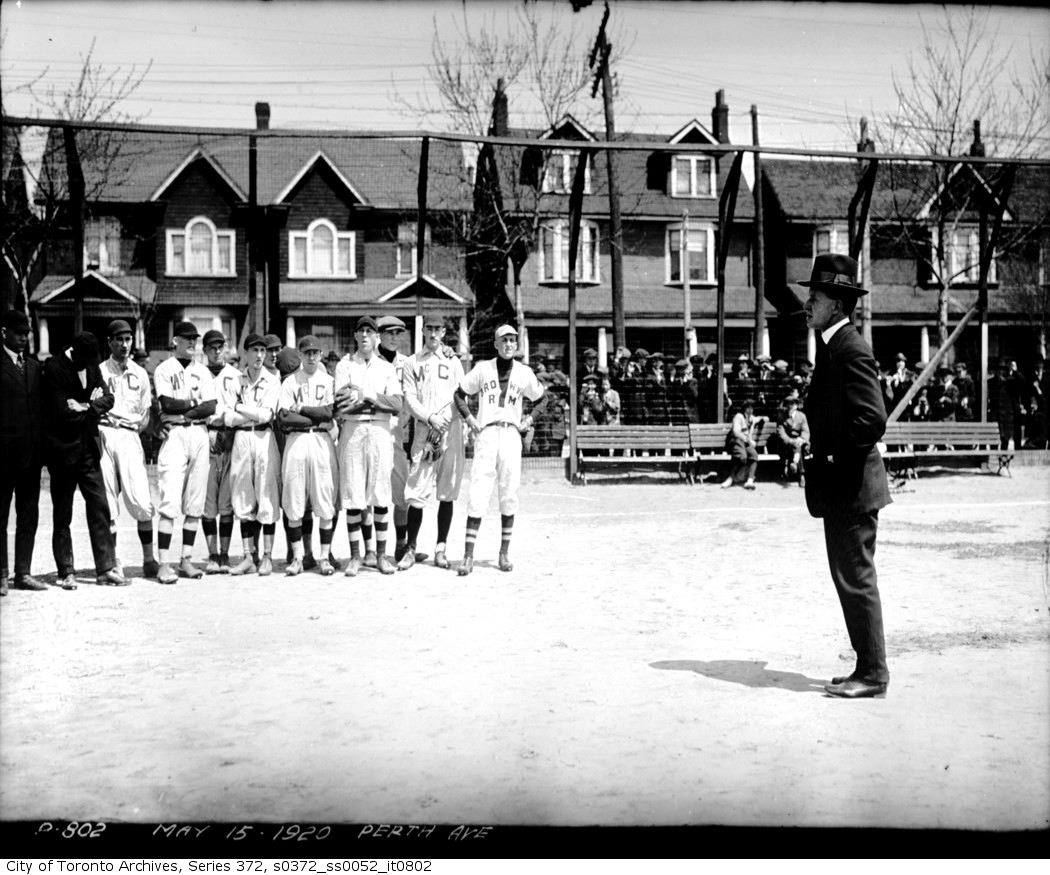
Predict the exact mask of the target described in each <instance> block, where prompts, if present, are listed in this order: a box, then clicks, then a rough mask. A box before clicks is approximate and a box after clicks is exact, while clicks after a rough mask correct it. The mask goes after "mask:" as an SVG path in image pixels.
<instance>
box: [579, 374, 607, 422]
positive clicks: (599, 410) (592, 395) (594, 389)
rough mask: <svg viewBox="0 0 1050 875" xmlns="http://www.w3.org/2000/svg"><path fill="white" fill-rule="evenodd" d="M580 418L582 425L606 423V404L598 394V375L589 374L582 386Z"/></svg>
mask: <svg viewBox="0 0 1050 875" xmlns="http://www.w3.org/2000/svg"><path fill="white" fill-rule="evenodd" d="M578 403H579V408H580V413H579V419H578V420H577V421H578V422H579V423H580V424H581V425H604V424H605V405H604V404H603V403H602V399H601V396H600V395H599V394H598V376H597V374H595V375H590V374H588V375H587V376H585V377H584V378H583V382H582V384H581V386H580V399H579V402H578Z"/></svg>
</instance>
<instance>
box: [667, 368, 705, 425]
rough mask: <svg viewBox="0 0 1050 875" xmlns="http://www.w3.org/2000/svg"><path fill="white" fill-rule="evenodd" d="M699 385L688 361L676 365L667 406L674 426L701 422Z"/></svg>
mask: <svg viewBox="0 0 1050 875" xmlns="http://www.w3.org/2000/svg"><path fill="white" fill-rule="evenodd" d="M697 400H698V399H697V383H696V380H695V379H694V378H693V375H692V372H691V371H690V369H689V362H688V361H687V360H686V359H679V360H678V361H676V362H675V363H674V373H673V374H672V375H671V379H670V381H669V383H668V386H667V406H668V412H669V414H670V420H671V424H672V425H688V424H689V423H690V422H699V421H700V415H699V413H698V412H697Z"/></svg>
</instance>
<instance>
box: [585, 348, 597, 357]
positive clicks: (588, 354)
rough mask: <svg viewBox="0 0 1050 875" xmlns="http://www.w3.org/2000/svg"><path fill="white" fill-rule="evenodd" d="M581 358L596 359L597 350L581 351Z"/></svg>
mask: <svg viewBox="0 0 1050 875" xmlns="http://www.w3.org/2000/svg"><path fill="white" fill-rule="evenodd" d="M583 357H584V358H585V359H596V358H598V350H596V349H589V348H588V349H585V350H584V351H583Z"/></svg>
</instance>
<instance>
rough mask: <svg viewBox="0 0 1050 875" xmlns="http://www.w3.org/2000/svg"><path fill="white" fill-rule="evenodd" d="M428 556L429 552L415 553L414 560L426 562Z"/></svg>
mask: <svg viewBox="0 0 1050 875" xmlns="http://www.w3.org/2000/svg"><path fill="white" fill-rule="evenodd" d="M428 558H430V554H429V553H419V552H417V553H416V562H426V561H427V559H428Z"/></svg>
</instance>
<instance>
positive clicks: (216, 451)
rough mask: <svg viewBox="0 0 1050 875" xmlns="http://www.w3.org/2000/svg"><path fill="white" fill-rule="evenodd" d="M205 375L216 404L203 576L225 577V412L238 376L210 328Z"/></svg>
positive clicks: (228, 511) (221, 338)
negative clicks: (212, 384)
mask: <svg viewBox="0 0 1050 875" xmlns="http://www.w3.org/2000/svg"><path fill="white" fill-rule="evenodd" d="M202 342H203V345H204V354H205V356H206V357H207V368H208V372H209V373H210V374H211V375H212V378H213V379H214V380H215V395H216V400H217V401H218V404H217V406H216V409H215V415H214V416H211V417H209V418H208V445H209V456H208V493H207V496H206V497H205V499H204V518H203V519H202V520H201V528H202V529H204V539H205V541H207V543H208V564H207V565H206V566H205V568H204V571H205V573H206V574H229V572H230V540H231V538H232V536H233V498H232V494H231V487H230V451H231V450H232V449H233V432H232V431H230V430H229V429H228V428H227V427H226V411H227V410H232V409H233V405H234V404H236V403H237V391H238V390H239V389H240V385H241V372H240V371H239V370H237V368H235V367H234V366H233V365H231V364H229V363H228V362H227V361H226V350H227V342H226V335H224V334H223V333H222V332H221V331H216V330H215V329H214V328H213V329H211V330H209V331H205V332H204V340H203V341H202Z"/></svg>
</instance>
